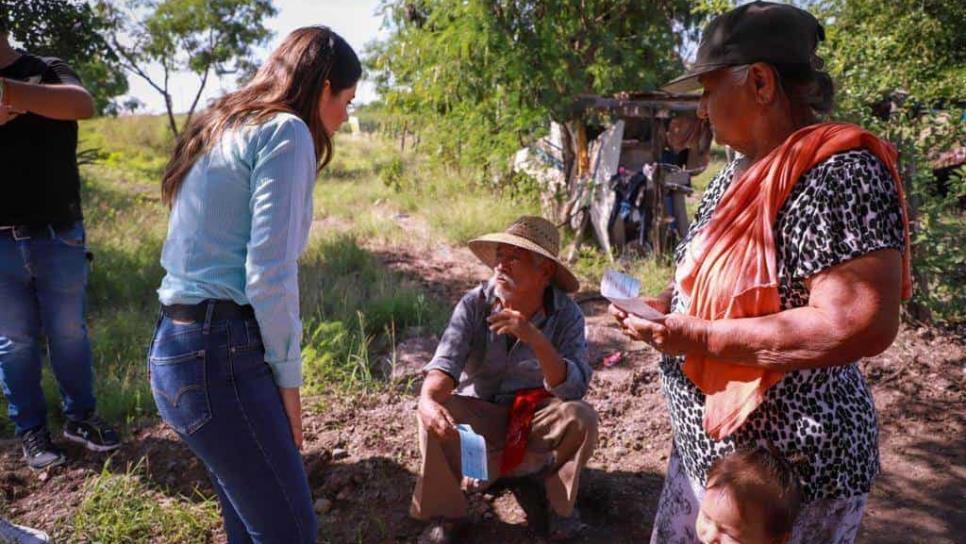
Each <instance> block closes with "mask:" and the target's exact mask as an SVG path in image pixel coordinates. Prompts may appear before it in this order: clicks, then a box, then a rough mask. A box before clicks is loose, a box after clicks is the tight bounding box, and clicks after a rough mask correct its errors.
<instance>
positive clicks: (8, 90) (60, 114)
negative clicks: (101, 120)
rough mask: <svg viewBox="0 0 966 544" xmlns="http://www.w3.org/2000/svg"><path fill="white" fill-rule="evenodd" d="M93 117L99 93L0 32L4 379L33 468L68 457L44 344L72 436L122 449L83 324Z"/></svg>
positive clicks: (94, 446) (0, 356) (97, 446)
mask: <svg viewBox="0 0 966 544" xmlns="http://www.w3.org/2000/svg"><path fill="white" fill-rule="evenodd" d="M0 25H2V21H0ZM93 114H94V102H93V99H92V98H91V95H90V94H89V93H88V92H87V91H86V90H85V89H84V87H82V86H81V82H80V79H79V78H78V77H77V75H76V74H74V72H73V71H72V70H71V69H70V67H68V66H67V65H66V64H65V63H64V62H63V61H61V60H59V59H54V58H41V57H37V56H34V55H30V54H28V53H24V52H20V51H16V50H14V49H13V48H12V47H11V46H10V42H9V40H8V36H7V34H6V32H5V31H4V29H3V28H0V187H2V191H3V198H0V305H2V307H3V311H2V312H0V384H2V386H3V393H4V395H5V396H6V398H7V404H8V413H9V415H10V418H11V419H12V420H13V423H14V426H15V430H16V433H17V435H18V436H20V437H21V439H22V441H23V451H24V457H25V459H26V462H27V464H28V465H29V466H30V467H31V468H33V469H43V468H46V467H49V466H53V465H57V464H60V463H62V462H63V461H64V454H63V453H62V452H61V451H60V449H59V448H57V447H56V446H55V445H54V444H53V443H52V442H51V439H50V433H49V432H48V430H47V402H46V400H45V399H44V393H43V389H42V388H41V365H42V359H41V350H42V347H43V341H44V340H46V344H47V348H48V352H49V355H50V364H51V367H52V369H53V371H54V376H55V377H56V378H57V383H58V385H59V386H60V391H61V394H62V395H63V400H64V403H63V406H64V414H65V416H66V418H67V423H66V424H65V425H64V436H65V437H66V438H67V439H69V440H72V441H74V442H79V443H82V444H84V445H86V446H87V448H88V449H91V450H95V451H110V450H113V449H115V448H117V447H118V446H119V445H120V442H119V441H118V437H117V433H116V432H115V431H114V429H112V428H111V427H110V426H109V425H107V424H106V423H105V422H104V421H103V420H102V419H100V418H99V417H98V416H96V415H95V414H94V405H95V401H94V387H93V369H92V362H93V361H92V359H93V357H92V355H91V346H90V341H89V340H88V337H87V327H86V325H85V321H84V305H85V290H86V287H87V273H88V264H87V251H86V246H85V243H86V241H85V234H84V223H83V216H82V214H81V205H80V175H79V173H78V170H77V156H76V148H77V121H76V120H77V119H84V118H88V117H91V116H92V115H93Z"/></svg>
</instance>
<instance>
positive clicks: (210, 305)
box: [202, 299, 216, 336]
mask: <svg viewBox="0 0 966 544" xmlns="http://www.w3.org/2000/svg"><path fill="white" fill-rule="evenodd" d="M215 303H216V301H215V300H213V299H208V300H206V301H205V305H206V308H205V325H204V327H203V329H202V334H204V335H205V336H208V332H209V331H211V318H212V316H214V314H215Z"/></svg>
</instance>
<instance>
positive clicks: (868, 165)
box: [802, 149, 892, 186]
mask: <svg viewBox="0 0 966 544" xmlns="http://www.w3.org/2000/svg"><path fill="white" fill-rule="evenodd" d="M802 177H803V180H802V181H806V182H813V183H821V184H825V185H828V184H831V185H846V186H848V185H854V184H868V183H876V182H883V181H889V182H890V183H891V182H892V174H891V173H890V172H889V168H888V167H887V166H886V164H885V163H884V162H883V161H882V159H880V158H879V157H877V156H876V155H875V153H873V152H871V151H869V150H868V149H850V150H848V151H842V152H839V153H836V154H834V155H832V156H831V157H829V158H827V159H825V160H823V161H822V162H820V163H818V164H816V165H815V166H813V167H812V168H811V169H809V170H808V171H807V172H805V174H804V175H803V176H802Z"/></svg>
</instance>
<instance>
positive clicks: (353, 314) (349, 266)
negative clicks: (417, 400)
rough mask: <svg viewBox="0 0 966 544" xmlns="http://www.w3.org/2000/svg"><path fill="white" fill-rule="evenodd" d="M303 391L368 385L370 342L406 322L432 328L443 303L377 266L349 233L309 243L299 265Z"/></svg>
mask: <svg viewBox="0 0 966 544" xmlns="http://www.w3.org/2000/svg"><path fill="white" fill-rule="evenodd" d="M299 283H300V293H301V307H302V308H303V315H304V316H305V317H304V318H303V321H304V323H305V344H304V347H303V350H302V360H303V375H304V376H305V387H306V389H307V390H309V391H313V392H323V391H326V390H330V389H333V388H335V389H345V388H360V387H361V388H370V387H373V386H374V385H375V384H376V378H377V377H378V375H377V374H376V373H374V372H373V364H372V362H371V361H370V358H369V355H370V351H372V343H373V342H374V341H375V340H379V341H380V342H381V343H385V342H386V341H387V339H388V340H393V339H394V336H395V331H397V330H400V331H404V330H406V329H407V328H410V327H425V326H431V327H433V328H439V327H441V326H442V324H443V321H442V320H443V319H445V317H444V314H445V308H444V307H443V306H442V305H441V304H440V303H439V302H436V301H434V300H433V299H431V298H429V297H427V296H426V295H424V294H423V293H421V292H420V291H419V290H418V289H416V288H415V286H414V285H411V284H407V282H406V281H404V279H403V278H401V277H400V276H399V275H398V274H396V273H393V272H392V271H390V270H388V269H386V268H385V266H384V265H382V263H380V262H379V260H378V259H377V258H376V257H375V256H373V255H372V254H371V253H370V252H369V251H367V250H365V249H363V248H362V247H360V245H359V242H358V241H357V240H356V238H355V237H354V236H353V235H351V234H335V235H330V236H328V237H324V238H322V239H320V240H315V241H314V243H313V244H312V246H311V247H310V249H309V250H308V251H307V252H306V254H305V255H304V256H303V258H302V261H301V266H300V275H299Z"/></svg>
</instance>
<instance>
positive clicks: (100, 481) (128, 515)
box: [63, 465, 221, 544]
mask: <svg viewBox="0 0 966 544" xmlns="http://www.w3.org/2000/svg"><path fill="white" fill-rule="evenodd" d="M144 474H145V470H144V469H143V467H142V466H141V465H138V466H135V467H131V468H129V469H128V470H127V471H125V472H123V473H113V472H111V471H110V470H109V469H108V468H106V467H105V468H104V470H103V471H102V472H101V473H100V474H98V475H96V476H93V477H91V478H90V479H88V481H87V482H86V483H85V488H84V500H83V501H82V502H81V505H80V507H79V508H78V510H77V512H76V513H75V514H74V516H73V519H72V520H71V525H72V526H71V527H70V528H69V530H68V531H66V532H67V533H68V534H66V535H64V537H63V538H64V539H65V540H66V541H67V542H77V543H82V542H83V543H105V544H107V543H114V542H170V543H189V542H190V543H195V542H208V541H211V539H212V536H213V533H214V531H215V529H216V528H217V527H218V526H219V525H220V523H221V519H220V515H219V510H218V505H217V503H216V502H215V501H214V500H213V499H212V498H208V497H204V496H202V495H201V494H200V493H199V494H198V495H197V496H195V497H182V496H177V495H175V496H169V495H167V494H166V493H164V492H162V491H160V490H158V489H156V488H154V487H153V486H152V485H150V484H149V483H147V482H146V481H145V480H146V478H145V476H144Z"/></svg>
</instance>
